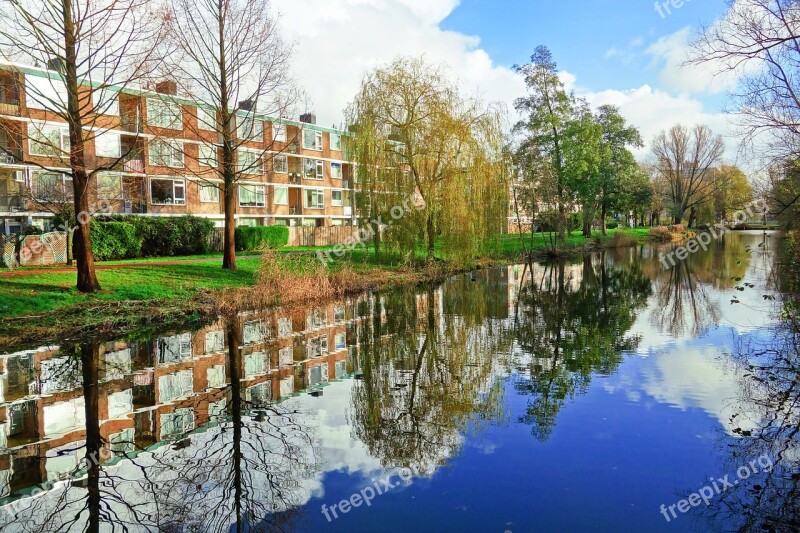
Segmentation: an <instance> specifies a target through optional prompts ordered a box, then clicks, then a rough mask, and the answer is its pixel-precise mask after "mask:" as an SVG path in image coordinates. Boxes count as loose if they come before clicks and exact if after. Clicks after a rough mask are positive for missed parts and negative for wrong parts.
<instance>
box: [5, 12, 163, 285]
mask: <svg viewBox="0 0 800 533" xmlns="http://www.w3.org/2000/svg"><path fill="white" fill-rule="evenodd" d="M151 5H152V3H151V2H148V1H147V0H35V1H34V0H9V1H8V2H4V3H3V7H2V8H0V18H2V20H3V24H2V26H0V47H2V48H1V49H2V50H3V55H4V56H5V57H7V58H11V59H17V60H21V61H25V62H28V63H32V64H34V65H47V66H48V67H49V72H48V77H46V78H41V80H40V82H39V83H33V82H32V80H33V77H32V76H29V75H27V74H26V76H25V92H26V100H27V104H28V107H31V103H32V102H36V103H37V104H38V105H37V107H39V108H40V109H41V110H42V117H43V121H41V122H36V123H32V125H31V126H29V127H28V129H27V130H24V128H18V127H17V126H16V125H11V126H3V128H7V129H9V128H10V130H11V131H9V132H7V133H10V134H12V135H15V136H21V137H22V138H25V139H27V140H28V143H29V145H33V146H35V147H36V152H35V153H36V154H38V155H41V156H42V157H41V158H24V157H23V154H22V152H21V151H17V150H8V149H5V148H3V149H2V150H3V152H4V153H5V154H6V155H9V156H12V157H14V158H15V159H16V161H17V162H19V163H21V164H26V165H31V166H37V167H39V168H42V169H43V170H44V169H46V170H48V171H54V172H58V173H60V174H62V175H63V176H64V177H65V178H67V179H70V180H72V190H73V195H72V196H73V205H74V212H75V213H76V215H77V218H78V220H79V221H80V222H81V223H80V224H79V226H78V230H77V231H76V241H75V252H76V253H75V255H76V259H77V261H78V280H77V288H78V290H79V291H81V292H94V291H97V290H99V289H100V284H99V283H98V281H97V276H96V275H95V269H94V256H93V254H92V238H91V218H90V216H89V215H90V214H91V213H92V212H93V209H92V208H91V205H90V204H91V201H90V185H91V183H92V182H93V180H94V179H95V178H96V176H98V174H99V173H102V172H105V171H108V170H112V169H114V168H115V167H117V166H118V165H119V164H120V162H121V161H122V160H123V159H124V157H126V155H127V154H117V157H110V158H107V159H105V160H104V161H105V162H100V161H94V160H93V159H92V158H91V156H90V153H91V150H90V149H88V148H89V143H92V142H94V141H95V140H97V139H98V138H99V137H100V135H102V134H103V133H104V132H106V131H108V129H109V128H110V127H113V121H109V117H108V112H109V111H110V110H111V109H112V108H114V107H115V106H116V105H117V103H118V100H117V98H118V94H119V93H120V92H123V91H124V90H125V89H126V88H128V87H131V86H133V85H134V84H135V83H136V82H137V81H138V80H139V79H140V78H141V77H142V76H143V75H144V73H145V72H146V69H147V68H148V67H150V66H152V65H153V64H154V63H157V61H156V58H155V55H154V52H153V46H152V42H153V41H154V39H155V37H156V35H157V34H158V32H159V31H160V25H159V24H158V18H157V17H154V16H153V14H152V13H151V12H150V8H151ZM21 79H22V78H21V76H20V73H17V74H16V80H17V81H18V82H21ZM56 122H59V123H61V124H60V125H59V124H55V123H56ZM60 127H64V128H65V130H64V131H61V130H59V128H60ZM31 151H33V150H29V152H31ZM65 162H68V163H67V164H66V165H65ZM92 163H94V164H92Z"/></svg>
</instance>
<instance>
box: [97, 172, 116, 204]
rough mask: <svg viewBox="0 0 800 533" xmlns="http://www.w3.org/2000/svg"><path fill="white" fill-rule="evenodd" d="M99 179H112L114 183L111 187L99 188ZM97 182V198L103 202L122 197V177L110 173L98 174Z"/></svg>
mask: <svg viewBox="0 0 800 533" xmlns="http://www.w3.org/2000/svg"><path fill="white" fill-rule="evenodd" d="M100 178H112V179H114V181H115V182H116V183H115V184H114V186H113V187H100ZM95 179H96V180H97V197H98V198H102V199H104V200H114V199H118V198H121V197H122V176H121V175H120V174H113V173H111V172H99V173H98V174H97V176H96V178H95Z"/></svg>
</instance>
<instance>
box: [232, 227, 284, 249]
mask: <svg viewBox="0 0 800 533" xmlns="http://www.w3.org/2000/svg"><path fill="white" fill-rule="evenodd" d="M288 242H289V228H287V227H286V226H256V227H249V226H241V227H238V228H236V249H237V250H238V251H244V250H263V249H264V248H280V247H281V246H286V244H287V243H288Z"/></svg>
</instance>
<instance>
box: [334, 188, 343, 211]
mask: <svg viewBox="0 0 800 533" xmlns="http://www.w3.org/2000/svg"><path fill="white" fill-rule="evenodd" d="M343 203H344V200H343V198H342V191H331V205H332V206H334V207H341V206H342V205H343Z"/></svg>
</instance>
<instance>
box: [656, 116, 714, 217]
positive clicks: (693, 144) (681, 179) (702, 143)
mask: <svg viewBox="0 0 800 533" xmlns="http://www.w3.org/2000/svg"><path fill="white" fill-rule="evenodd" d="M651 146H652V153H653V158H654V160H655V161H654V163H653V169H654V171H655V173H656V175H657V177H658V178H660V179H662V180H663V182H664V183H665V184H666V191H665V194H666V198H665V200H666V201H667V203H668V204H669V206H670V208H671V210H672V217H673V221H674V223H675V224H680V223H681V221H682V220H683V218H684V215H685V214H686V212H687V211H689V225H690V226H691V225H692V223H693V222H694V217H695V214H696V207H697V206H698V205H700V204H702V203H703V202H705V201H706V200H708V199H709V198H712V197H713V195H714V193H715V192H716V191H717V189H718V188H719V187H722V186H725V183H722V182H720V181H719V180H717V179H714V176H713V169H714V167H715V166H716V165H717V164H718V163H719V161H720V160H721V159H722V154H723V153H724V151H725V145H724V143H723V141H722V136H720V135H714V134H713V132H712V131H711V130H710V129H709V128H708V127H707V126H701V125H698V126H695V127H694V129H692V130H689V129H688V128H687V127H686V126H682V125H680V124H676V125H675V126H673V127H672V128H670V130H669V131H662V132H661V133H659V134H658V135H656V137H655V139H653V142H652V145H651Z"/></svg>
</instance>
